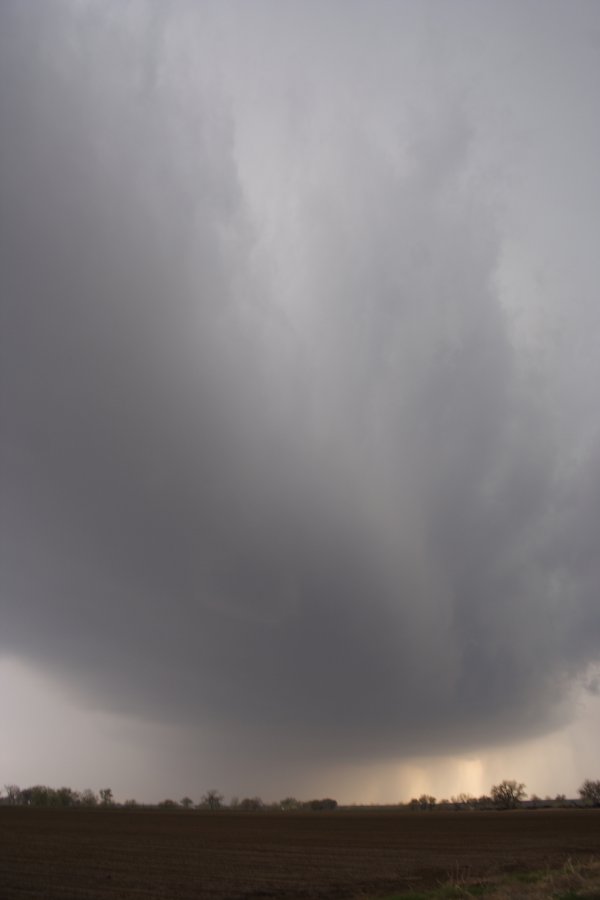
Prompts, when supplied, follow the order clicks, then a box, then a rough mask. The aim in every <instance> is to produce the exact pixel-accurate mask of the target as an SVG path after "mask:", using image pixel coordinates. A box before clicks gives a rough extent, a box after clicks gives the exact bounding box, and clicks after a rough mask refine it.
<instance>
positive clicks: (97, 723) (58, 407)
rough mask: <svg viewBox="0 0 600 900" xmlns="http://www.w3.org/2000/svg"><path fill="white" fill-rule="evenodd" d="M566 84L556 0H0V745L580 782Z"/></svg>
mask: <svg viewBox="0 0 600 900" xmlns="http://www.w3.org/2000/svg"><path fill="white" fill-rule="evenodd" d="M599 83H600V7H599V6H598V4H597V3H595V2H582V0H577V2H566V0H565V2H561V3H556V2H548V0H540V2H522V0H519V2H497V3H492V2H490V3H480V2H467V0H464V2H459V0H456V2H453V3H447V2H416V0H415V2H395V3H393V2H383V0H382V2H334V0H331V2H328V3H326V4H324V3H317V2H297V3H296V2H289V3H280V2H274V0H273V2H258V0H257V2H252V3H245V2H231V3H222V2H219V3H217V2H215V3H209V2H201V3H192V2H183V0H182V2H172V3H169V4H167V3H159V2H132V3H128V4H126V5H124V4H122V3H120V2H119V3H117V2H114V3H111V2H101V3H100V2H96V3H94V2H83V0H77V2H76V0H72V2H67V0H65V2H58V0H57V2H45V3H43V4H40V3H36V2H33V0H30V2H28V0H20V2H17V0H14V2H10V0H8V2H7V0H5V2H4V3H3V4H2V6H1V7H0V129H1V133H2V151H1V154H0V197H1V201H0V202H1V228H2V240H1V242H0V271H1V272H2V286H1V295H0V302H1V316H2V319H1V323H0V329H1V330H0V342H1V347H0V349H1V359H0V365H1V373H0V374H1V391H2V393H1V404H2V407H1V461H0V465H1V472H0V474H1V479H2V496H3V501H2V512H1V525H2V561H1V565H2V583H1V591H2V593H1V599H0V602H1V623H0V674H1V676H2V677H1V680H0V698H1V699H2V702H3V706H4V707H5V708H7V709H9V710H10V711H11V712H10V715H9V717H8V722H9V723H12V724H11V727H10V728H7V729H6V734H5V735H3V741H4V745H3V747H2V748H1V749H0V764H1V765H2V776H1V777H3V779H4V781H18V780H21V781H22V782H23V783H28V782H34V781H44V780H46V781H52V780H55V781H67V783H72V784H73V785H74V786H80V787H81V786H84V784H87V783H91V784H93V785H95V784H96V782H98V783H99V782H102V783H104V782H107V781H110V782H111V783H113V785H115V786H116V788H117V790H118V791H119V792H121V793H123V794H128V793H129V794H131V793H136V792H137V794H138V796H146V797H148V796H153V797H154V796H160V795H161V793H168V792H171V791H176V790H181V791H182V792H193V791H196V792H202V791H203V790H204V789H206V787H210V786H211V785H218V786H219V787H221V788H222V789H223V790H224V791H226V792H236V793H256V792H261V793H263V794H264V795H265V796H271V795H274V796H277V795H278V792H281V793H290V792H291V793H299V794H300V793H302V792H304V793H305V794H307V795H311V794H312V793H314V792H317V791H318V790H319V789H321V788H322V790H323V791H326V792H328V793H334V792H336V791H337V793H338V794H339V795H340V796H341V797H342V798H343V799H368V798H371V797H372V798H374V799H386V798H388V797H389V799H397V798H396V797H395V796H394V797H392V796H391V794H392V793H393V792H394V791H398V792H401V791H410V790H411V789H412V788H416V787H417V786H419V785H425V786H428V785H432V784H433V786H434V787H435V788H436V789H437V790H438V791H440V792H442V793H450V792H453V791H457V790H463V789H470V788H471V786H472V787H473V788H474V789H476V788H477V787H478V786H479V782H482V787H481V789H482V790H484V789H487V788H488V787H489V785H488V784H487V783H484V782H485V778H486V777H487V776H488V775H493V776H494V777H496V772H498V773H499V775H498V777H519V778H522V777H523V775H522V773H521V772H520V771H510V772H509V771H501V767H502V766H504V765H507V764H508V763H509V762H510V765H513V766H518V765H519V763H520V762H521V764H522V767H524V768H526V767H527V766H528V765H530V763H529V762H528V760H529V759H530V758H531V757H532V754H534V751H535V755H537V757H538V766H537V769H536V770H535V772H537V777H538V778H539V781H540V784H539V786H538V785H535V784H531V785H530V786H531V788H532V789H536V790H539V791H546V790H548V791H553V790H556V791H558V790H561V791H562V790H567V791H571V792H572V791H574V790H575V788H576V787H577V785H578V784H579V783H580V781H581V780H582V779H583V777H585V776H590V777H598V775H599V774H600V773H598V772H593V771H588V770H587V769H585V766H587V765H589V763H588V759H590V760H591V756H590V757H587V756H585V753H583V755H582V751H581V750H579V751H578V753H576V754H575V755H573V753H574V752H575V751H574V750H573V746H574V745H575V744H581V741H582V735H584V734H585V735H588V736H590V737H589V739H590V741H591V742H593V741H597V738H598V737H599V736H600V735H599V734H598V731H599V728H598V711H599V707H598V703H597V694H598V684H599V682H598V677H597V667H598V663H599V662H600V659H599V657H600V596H599V589H600V562H599V560H600V554H599V553H598V535H599V534H600V442H599V431H598V426H599V415H598V409H597V397H596V394H597V389H594V387H593V385H594V384H596V385H597V384H598V383H600V377H599V376H600V372H599V370H600V348H599V346H598V344H599V336H600V306H599V304H598V284H599V282H600V279H599V275H600V273H599V271H598V269H599V268H600V255H599V254H598V238H599V220H600V213H599V210H600V171H599V169H598V159H600V109H599V106H600V104H599V103H598V99H597V85H598V84H599ZM28 709H29V710H38V713H37V714H36V715H32V716H28V717H26V716H24V714H23V710H28ZM41 722H46V726H44V727H42V725H41V724H40V723H41ZM51 722H54V727H52V725H51V724H49V723H51ZM49 732H51V733H52V737H51V738H50V737H48V734H49ZM75 734H77V735H78V738H77V741H75V740H74V737H73V736H74V735H75ZM42 735H46V736H47V737H46V738H45V739H44V738H43V737H41V736H42ZM532 742H533V743H532ZM540 742H541V743H540ZM519 748H520V749H519ZM527 748H529V749H527ZM532 748H533V749H532ZM528 754H529V756H528ZM540 755H541V756H543V757H544V758H545V759H548V760H550V759H554V760H555V761H556V760H559V762H560V765H558V764H556V762H555V764H554V766H555V768H552V764H551V763H550V762H548V763H547V766H546V769H544V767H543V766H542V767H541V769H542V774H540V766H539V757H540ZM567 757H568V759H569V764H568V766H566V763H565V760H566V759H567ZM565 766H566V768H565ZM461 767H462V768H461ZM469 767H470V768H469ZM567 769H568V776H565V775H564V772H565V771H566V770H567ZM411 773H412V774H411ZM561 773H562V777H563V779H564V780H565V779H566V781H567V783H566V784H565V783H562V782H561V783H559V781H560V778H561ZM534 777H535V776H534ZM478 779H479V780H478ZM184 782H185V784H184ZM550 782H551V783H550Z"/></svg>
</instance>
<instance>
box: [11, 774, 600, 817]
mask: <svg viewBox="0 0 600 900" xmlns="http://www.w3.org/2000/svg"><path fill="white" fill-rule="evenodd" d="M578 793H579V801H570V800H567V798H566V797H565V795H564V794H557V795H556V797H554V798H551V797H546V798H545V799H544V800H542V799H541V798H539V797H537V796H536V795H535V794H533V795H532V796H531V797H530V798H529V799H527V793H526V791H525V785H524V784H522V783H521V782H518V781H513V780H504V781H501V782H500V783H499V784H495V785H492V787H491V790H490V793H489V795H488V794H485V795H483V796H481V797H474V796H471V795H470V794H465V793H463V794H458V795H457V796H455V797H451V798H450V800H445V799H444V800H439V801H438V800H437V799H436V798H435V797H433V796H432V795H431V794H421V796H420V797H413V799H412V800H410V802H409V803H407V804H404V803H400V804H397V806H399V807H403V808H408V809H409V810H411V811H414V812H424V811H427V812H431V811H432V810H434V809H440V810H444V809H454V810H470V809H517V808H518V807H520V806H522V805H523V804H524V803H527V805H529V806H533V807H536V806H550V805H551V806H557V805H567V804H568V805H573V804H574V803H575V804H576V805H580V806H596V807H600V780H598V781H592V780H591V779H589V778H586V779H585V781H584V782H583V784H582V785H581V787H580V788H579V791H578ZM0 804H1V805H4V806H33V807H55V808H57V807H60V808H68V807H88V808H91V807H104V808H106V807H115V806H120V807H126V808H135V807H138V806H140V807H141V806H143V807H146V808H147V807H157V808H159V809H184V810H191V809H206V810H220V809H233V810H240V811H242V812H257V811H259V810H281V811H282V812H289V811H294V810H295V811H301V810H306V811H311V812H319V811H328V810H329V811H331V810H335V809H337V808H338V804H337V801H336V800H333V799H332V798H331V797H325V798H323V799H315V800H297V799H296V798H295V797H285V798H284V799H283V800H279V801H278V802H276V803H265V802H264V801H263V800H262V799H261V798H260V797H243V798H242V799H240V798H238V797H232V798H231V800H230V801H229V803H228V804H226V803H225V797H224V795H223V794H222V793H221V792H220V791H218V790H216V789H215V788H211V789H210V790H208V791H206V793H205V794H203V795H202V797H201V798H200V800H199V801H198V802H197V803H194V801H193V800H192V798H191V797H187V796H186V797H182V798H181V800H172V799H169V798H167V799H165V800H161V801H160V802H159V803H156V804H147V803H144V804H142V803H138V802H137V801H136V800H133V799H130V800H125V801H124V802H123V803H116V802H115V799H114V795H113V792H112V790H111V788H101V789H100V790H99V791H98V792H97V793H96V792H95V791H92V790H91V789H90V788H86V789H85V790H83V791H75V790H73V789H72V788H70V787H60V788H52V787H48V786H47V785H43V784H36V785H33V786H31V787H27V788H20V787H19V786H18V785H16V784H6V785H5V786H4V794H3V793H2V792H1V791H0Z"/></svg>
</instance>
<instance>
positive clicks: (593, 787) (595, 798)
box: [579, 778, 600, 806]
mask: <svg viewBox="0 0 600 900" xmlns="http://www.w3.org/2000/svg"><path fill="white" fill-rule="evenodd" d="M579 796H580V797H581V799H582V800H583V802H584V803H586V804H587V805H588V806H600V781H590V779H589V778H586V779H585V781H584V782H583V784H582V785H581V787H580V788H579Z"/></svg>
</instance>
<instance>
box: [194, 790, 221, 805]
mask: <svg viewBox="0 0 600 900" xmlns="http://www.w3.org/2000/svg"><path fill="white" fill-rule="evenodd" d="M224 799H225V798H224V797H223V794H222V793H221V792H220V791H217V790H216V789H215V788H211V789H210V790H209V791H207V792H206V793H205V794H204V795H203V796H202V797H201V798H200V804H199V805H200V806H203V807H204V808H205V809H221V807H222V806H223V800H224Z"/></svg>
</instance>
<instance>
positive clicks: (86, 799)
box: [79, 788, 98, 806]
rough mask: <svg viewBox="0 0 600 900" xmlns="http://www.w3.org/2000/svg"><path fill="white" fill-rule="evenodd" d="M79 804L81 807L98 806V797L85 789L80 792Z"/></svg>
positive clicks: (88, 789)
mask: <svg viewBox="0 0 600 900" xmlns="http://www.w3.org/2000/svg"><path fill="white" fill-rule="evenodd" d="M79 802H80V804H81V806H98V797H97V796H96V794H95V793H94V792H93V791H92V790H90V788H86V789H85V791H82V792H81V795H80V797H79Z"/></svg>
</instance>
